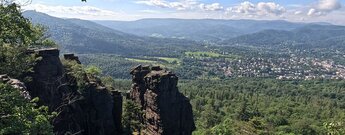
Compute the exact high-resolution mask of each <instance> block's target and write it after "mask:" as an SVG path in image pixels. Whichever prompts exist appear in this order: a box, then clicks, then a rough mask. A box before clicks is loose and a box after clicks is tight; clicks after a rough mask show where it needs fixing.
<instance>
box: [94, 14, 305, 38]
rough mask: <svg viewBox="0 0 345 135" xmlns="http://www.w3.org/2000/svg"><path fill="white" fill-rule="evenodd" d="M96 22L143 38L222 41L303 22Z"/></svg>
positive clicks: (167, 20)
mask: <svg viewBox="0 0 345 135" xmlns="http://www.w3.org/2000/svg"><path fill="white" fill-rule="evenodd" d="M95 22H96V23H99V24H102V25H104V26H107V27H110V28H113V29H114V30H120V31H123V32H127V33H132V34H136V35H139V36H153V37H166V38H185V39H191V40H197V41H219V40H224V39H228V38H231V37H236V36H239V35H243V34H249V33H254V32H258V31H262V30H267V29H277V30H292V29H294V28H298V27H301V26H304V25H305V24H302V23H291V22H286V21H256V20H215V19H142V20H137V21H130V22H128V21H95Z"/></svg>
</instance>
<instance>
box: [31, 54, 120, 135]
mask: <svg viewBox="0 0 345 135" xmlns="http://www.w3.org/2000/svg"><path fill="white" fill-rule="evenodd" d="M36 53H37V54H38V56H39V57H40V58H41V60H40V61H38V63H37V64H36V65H35V67H34V73H32V74H30V75H29V76H30V77H31V79H32V81H31V82H29V83H28V85H27V88H28V91H29V92H30V95H31V96H32V97H39V98H40V104H42V105H46V106H48V107H49V109H50V111H55V112H58V114H59V115H58V116H57V117H56V118H55V119H54V121H53V125H54V132H55V133H56V134H58V135H63V134H83V135H116V134H121V130H122V129H121V126H122V125H121V114H122V96H121V94H120V93H118V92H111V90H109V89H107V88H106V87H104V85H103V84H102V82H100V81H97V82H93V81H91V80H89V79H88V78H87V76H86V74H85V79H84V81H85V82H86V85H85V87H83V88H82V90H80V89H77V87H76V86H77V84H76V81H73V80H75V79H73V76H71V75H69V74H68V73H67V71H66V70H65V69H64V67H63V65H62V63H61V61H60V58H59V50H58V49H43V50H37V51H36ZM64 57H65V59H66V60H73V61H76V62H77V63H80V61H79V59H78V57H76V56H74V55H73V54H68V55H64ZM80 91H83V92H80Z"/></svg>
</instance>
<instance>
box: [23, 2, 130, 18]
mask: <svg viewBox="0 0 345 135" xmlns="http://www.w3.org/2000/svg"><path fill="white" fill-rule="evenodd" d="M23 9H24V10H36V11H38V12H43V13H47V14H49V15H52V16H56V17H66V18H81V19H90V20H95V19H105V18H112V19H120V18H121V19H122V18H123V19H129V18H130V17H131V16H130V15H126V14H124V13H119V12H114V11H110V10H104V9H100V8H97V7H93V6H51V5H44V4H30V5H28V6H24V7H23Z"/></svg>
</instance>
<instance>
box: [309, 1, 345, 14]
mask: <svg viewBox="0 0 345 135" xmlns="http://www.w3.org/2000/svg"><path fill="white" fill-rule="evenodd" d="M340 8H341V3H340V1H338V0H318V2H317V3H316V4H315V5H313V6H312V7H311V8H310V9H309V11H308V16H323V15H327V14H328V13H330V12H332V11H335V10H338V9H340Z"/></svg>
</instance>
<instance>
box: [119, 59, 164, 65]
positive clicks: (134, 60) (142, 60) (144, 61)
mask: <svg viewBox="0 0 345 135" xmlns="http://www.w3.org/2000/svg"><path fill="white" fill-rule="evenodd" d="M126 60H129V61H133V62H138V63H152V64H153V63H158V62H157V61H154V60H144V59H134V58H126Z"/></svg>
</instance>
